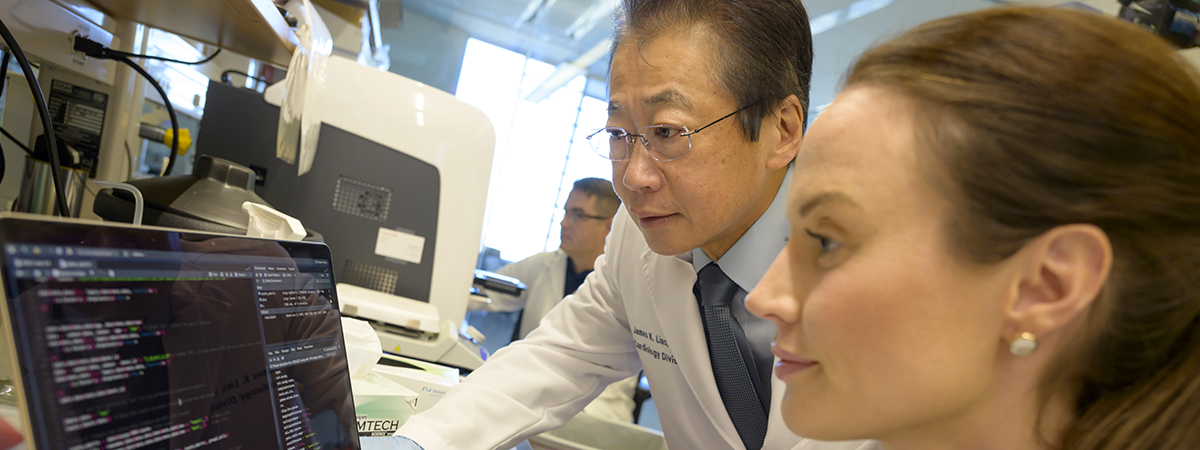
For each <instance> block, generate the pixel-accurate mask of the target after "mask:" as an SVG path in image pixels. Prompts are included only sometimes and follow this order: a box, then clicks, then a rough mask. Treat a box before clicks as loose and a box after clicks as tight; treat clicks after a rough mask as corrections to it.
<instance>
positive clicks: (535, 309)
mask: <svg viewBox="0 0 1200 450" xmlns="http://www.w3.org/2000/svg"><path fill="white" fill-rule="evenodd" d="M496 273H499V274H500V275H505V276H510V277H513V278H516V279H518V280H521V282H523V283H525V286H526V287H528V289H526V290H525V292H522V293H521V295H508V294H502V293H499V292H495V291H488V298H490V299H491V303H483V302H476V301H472V302H471V309H472V310H476V311H479V310H482V311H493V312H495V311H499V312H509V311H519V310H521V309H525V313H524V314H522V315H521V323H519V324H517V326H518V327H519V330H520V333H518V334H517V335H518V336H520V337H522V338H523V337H525V335H527V334H529V332H530V331H533V329H534V328H537V325H538V322H541V320H542V317H545V316H546V313H549V312H550V310H551V309H552V308H554V306H555V305H558V302H560V301H562V299H563V289H564V288H565V283H566V274H567V253H566V252H564V251H562V250H561V249H560V250H555V251H552V252H544V253H538V254H536V255H533V256H530V257H528V258H525V259H522V260H520V261H517V262H514V263H512V264H509V265H507V266H504V267H502V268H500V270H498V271H496ZM506 337H507V336H506Z"/></svg>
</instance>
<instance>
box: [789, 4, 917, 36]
mask: <svg viewBox="0 0 1200 450" xmlns="http://www.w3.org/2000/svg"><path fill="white" fill-rule="evenodd" d="M892 3H896V0H858V1H856V2H854V3H851V4H849V5H847V6H845V7H843V8H838V9H835V10H833V11H830V12H827V13H825V14H821V15H820V16H817V18H815V19H812V20H810V21H809V22H808V27H809V29H810V30H812V35H813V36H816V35H818V34H821V33H824V32H826V31H829V30H831V29H833V28H834V27H837V26H839V25H842V24H845V23H846V22H849V21H851V20H854V19H857V18H859V17H862V16H865V15H867V14H871V13H873V12H875V11H879V10H881V9H883V8H886V7H888V6H889V5H891V4H892Z"/></svg>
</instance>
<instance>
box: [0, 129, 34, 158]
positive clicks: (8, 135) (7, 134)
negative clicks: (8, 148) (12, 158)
mask: <svg viewBox="0 0 1200 450" xmlns="http://www.w3.org/2000/svg"><path fill="white" fill-rule="evenodd" d="M0 134H4V137H6V138H8V140H10V141H13V143H14V144H17V147H21V150H25V154H27V155H29V156H30V157H32V156H33V150H30V149H29V147H28V146H26V145H25V144H22V143H21V141H18V140H17V138H15V137H13V135H12V133H9V132H8V130H5V129H4V128H0Z"/></svg>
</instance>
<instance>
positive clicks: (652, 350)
mask: <svg viewBox="0 0 1200 450" xmlns="http://www.w3.org/2000/svg"><path fill="white" fill-rule="evenodd" d="M633 336H634V338H633V345H634V346H635V347H637V349H638V351H640V352H642V353H645V354H647V355H649V356H652V357H654V359H657V360H659V361H666V362H669V363H671V364H675V365H678V364H679V363H678V362H676V361H675V355H673V354H671V347H670V346H669V345H667V340H666V339H663V337H662V336H655V335H654V333H650V332H647V331H646V330H642V329H640V328H638V327H633ZM639 338H640V339H639ZM643 340H646V341H648V343H647V342H642V341H643Z"/></svg>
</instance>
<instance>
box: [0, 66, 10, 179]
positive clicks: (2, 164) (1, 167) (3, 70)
mask: <svg viewBox="0 0 1200 450" xmlns="http://www.w3.org/2000/svg"><path fill="white" fill-rule="evenodd" d="M10 59H12V53H9V52H4V58H3V59H0V77H3V78H0V98H4V81H5V80H7V79H8V61H9V60H10ZM6 172H8V161H7V160H5V158H4V147H3V146H0V183H2V182H4V175H5V174H6Z"/></svg>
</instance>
